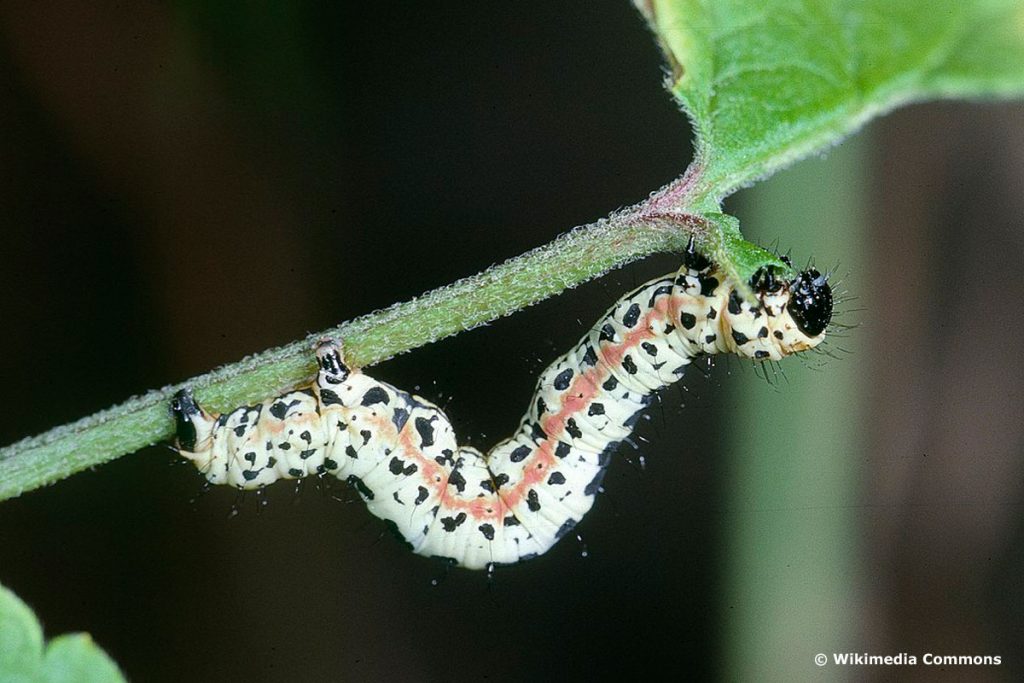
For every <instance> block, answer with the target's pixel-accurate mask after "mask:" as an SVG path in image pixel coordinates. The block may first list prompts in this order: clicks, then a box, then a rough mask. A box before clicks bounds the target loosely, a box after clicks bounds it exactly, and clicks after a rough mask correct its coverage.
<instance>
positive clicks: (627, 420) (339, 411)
mask: <svg viewBox="0 0 1024 683" xmlns="http://www.w3.org/2000/svg"><path fill="white" fill-rule="evenodd" d="M750 286H751V288H752V289H753V291H754V294H755V296H754V298H753V299H752V300H747V299H744V298H743V297H742V296H741V294H740V292H739V288H738V287H737V283H735V282H733V281H731V280H730V278H729V277H728V276H727V275H726V274H725V273H724V272H723V271H721V270H720V269H717V268H716V267H715V266H713V265H712V264H711V263H710V262H709V261H707V260H706V259H704V258H703V257H702V256H700V255H699V254H697V253H696V252H694V251H693V249H692V245H691V247H690V248H689V249H688V250H687V253H686V255H685V260H684V264H683V266H682V268H681V269H680V270H679V271H678V272H677V273H674V274H671V275H668V276H665V277H661V278H658V279H656V280H652V281H651V282H648V283H646V284H644V285H642V286H641V287H639V288H638V289H636V290H635V291H633V292H631V293H629V294H628V295H626V296H625V297H623V298H622V299H620V300H619V301H618V302H617V303H616V304H615V305H614V306H612V308H611V309H610V310H609V311H608V313H607V314H606V315H605V316H604V317H603V318H602V319H601V320H599V321H598V322H597V324H595V325H594V326H593V328H591V329H590V330H589V331H588V333H587V334H586V336H584V338H583V339H582V340H581V341H580V342H579V343H578V344H577V345H576V346H575V347H574V348H573V349H572V350H570V351H569V352H568V353H566V354H565V355H563V356H562V357H561V358H559V359H557V360H556V361H555V362H554V363H552V364H551V365H550V366H549V367H548V368H547V369H546V370H545V371H544V372H543V373H542V374H541V376H540V378H539V380H538V382H537V388H536V391H535V393H534V396H533V398H532V399H531V402H530V406H529V409H528V410H527V411H526V414H525V415H524V417H523V419H522V421H521V422H520V425H519V428H518V429H517V430H516V432H515V433H514V435H513V436H512V437H511V438H508V439H506V440H504V441H502V442H501V443H499V444H497V445H496V446H495V447H494V448H492V449H491V450H490V452H488V453H487V454H483V453H481V452H480V451H478V450H476V449H474V448H469V447H460V446H459V445H458V443H457V440H456V437H455V433H454V430H453V429H452V425H451V422H450V420H449V419H448V417H447V416H446V415H445V414H444V412H442V411H441V409H440V408H438V407H437V406H435V405H434V404H433V403H431V402H430V401H427V400H426V399H423V398H421V397H419V396H415V395H413V394H410V393H408V392H405V391H402V390H401V389H397V388H395V387H393V386H391V385H390V384H387V383H385V382H381V381H378V380H375V379H373V378H372V377H370V376H368V375H366V374H364V373H363V372H361V371H360V370H359V369H358V368H354V367H350V366H348V365H347V364H346V363H345V361H344V359H343V356H342V350H341V348H340V346H338V345H337V344H335V343H333V342H322V343H321V344H320V345H319V346H318V348H317V349H316V354H317V359H318V363H319V372H318V374H317V377H316V380H315V381H314V382H313V383H312V384H310V385H309V386H307V387H303V388H300V389H297V390H295V391H291V392H288V393H286V394H283V395H281V396H277V397H274V398H270V399H267V400H265V401H263V402H262V403H259V404H256V405H252V406H241V407H239V408H237V409H235V410H234V411H232V412H230V413H226V414H223V415H213V414H209V413H207V412H205V411H204V410H203V409H202V408H201V407H200V406H198V405H197V404H196V402H195V401H194V400H193V398H192V396H191V395H190V394H189V393H188V391H182V392H180V393H179V394H178V395H177V397H176V398H175V400H174V402H173V404H172V410H173V413H174V415H175V417H176V420H177V435H178V436H177V449H178V451H179V452H180V453H181V455H182V456H183V457H185V458H188V459H189V460H191V461H192V462H193V463H194V464H195V466H196V467H197V468H198V469H199V471H200V472H201V473H202V474H203V476H205V477H206V479H207V480H209V481H210V482H211V483H213V484H225V485H228V486H233V487H235V488H238V489H258V488H262V487H264V486H267V485H269V484H271V483H273V482H274V481H276V480H278V479H299V478H302V477H306V476H310V475H325V474H330V475H333V476H335V477H337V478H339V479H343V480H345V481H347V482H348V483H349V484H351V485H352V486H353V487H354V488H355V489H356V490H357V491H358V492H359V494H360V496H361V497H362V498H363V500H364V501H365V502H366V505H367V508H368V509H369V510H370V512H371V513H373V514H374V515H376V516H377V517H379V518H381V519H383V520H384V521H385V523H386V524H387V526H388V527H390V528H391V529H392V530H393V531H394V532H395V533H396V534H397V535H398V536H400V537H401V538H402V539H404V540H405V542H406V543H407V544H408V546H409V547H410V548H411V549H412V550H413V551H414V552H416V553H419V554H421V555H428V556H437V557H442V558H446V559H448V560H450V561H452V562H453V563H457V564H459V565H461V566H464V567H468V568H471V569H480V568H484V567H488V566H493V565H498V564H510V563H514V562H518V561H520V560H524V559H528V558H532V557H535V556H537V555H540V554H542V553H544V552H545V551H547V550H548V549H549V548H551V547H552V546H553V545H554V544H555V543H556V542H557V541H558V540H559V539H560V538H562V537H563V536H565V535H566V534H567V533H569V532H570V531H571V530H572V529H573V527H574V526H575V525H576V524H577V523H578V522H579V520H580V519H582V517H583V516H584V515H585V514H586V513H587V511H588V510H590V508H591V506H592V505H593V503H594V499H595V496H596V494H597V493H598V490H599V488H600V485H601V481H602V479H603V477H604V474H605V471H606V469H607V467H608V463H609V461H610V459H611V456H612V454H613V453H614V452H615V450H616V447H617V446H618V444H619V442H621V441H622V440H623V439H625V438H626V437H627V436H628V435H629V434H630V432H631V431H632V429H633V427H634V425H635V423H636V421H637V419H638V417H639V416H640V414H641V412H642V411H643V409H644V408H645V407H646V406H647V405H649V404H650V403H651V401H652V400H653V397H654V393H655V392H656V391H658V390H659V389H662V388H664V387H665V386H667V385H669V384H672V383H674V382H676V381H678V380H679V379H680V378H681V377H682V375H683V372H684V370H685V368H686V366H687V365H688V364H689V363H690V362H691V361H692V360H693V359H694V358H696V357H699V356H702V355H707V354H718V353H733V354H737V355H740V356H744V357H748V358H753V359H756V360H769V359H770V360H780V359H782V358H784V357H785V356H788V355H791V354H793V353H798V352H801V351H805V350H808V349H810V348H813V347H815V346H817V345H818V344H820V343H821V342H822V341H823V339H824V337H825V330H826V327H827V326H828V323H829V321H830V319H831V314H832V295H831V290H830V288H829V285H828V283H827V281H826V278H825V277H824V276H822V275H821V274H820V273H818V272H817V271H815V270H808V271H805V272H803V273H800V274H799V275H798V276H797V277H795V278H793V279H790V280H786V279H782V278H780V277H778V276H777V275H776V274H775V273H774V272H772V271H771V270H762V271H759V272H758V274H757V275H755V277H754V278H753V279H752V280H751V282H750Z"/></svg>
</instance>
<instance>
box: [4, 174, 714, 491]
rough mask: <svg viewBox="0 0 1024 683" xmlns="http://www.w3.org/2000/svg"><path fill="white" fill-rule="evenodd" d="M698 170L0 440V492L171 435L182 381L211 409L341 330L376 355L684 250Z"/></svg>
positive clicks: (294, 375) (356, 347) (245, 393)
mask: <svg viewBox="0 0 1024 683" xmlns="http://www.w3.org/2000/svg"><path fill="white" fill-rule="evenodd" d="M695 175H696V172H694V171H691V173H688V174H686V175H684V176H683V177H682V178H680V179H678V180H677V181H675V182H673V183H671V184H669V185H667V186H666V187H665V188H663V189H662V190H660V191H659V192H658V193H656V194H654V195H652V196H651V197H650V198H649V199H647V200H646V201H644V202H641V203H640V204H637V205H635V206H633V207H630V208H628V209H624V210H622V211H618V212H616V213H614V214H612V215H611V216H609V217H608V218H605V219H602V220H600V221H597V222H595V223H592V224H590V225H586V226H582V227H579V228H576V229H574V230H572V231H570V232H568V233H566V234H564V235H562V236H561V237H559V238H558V239H556V240H554V241H553V242H551V243H550V244H548V245H546V246H543V247H539V248H537V249H535V250H533V251H530V252H528V253H526V254H523V255H522V256H519V257H516V258H513V259H510V260H509V261H506V262H505V263H502V264H499V265H497V266H493V267H491V268H489V269H487V270H486V271H484V272H482V273H479V274H478V275H474V276H472V277H468V278H465V279H463V280H459V281H458V282H455V283H454V284H451V285H448V286H446V287H441V288H438V289H435V290H433V291H431V292H428V293H427V294H424V295H423V296H421V297H418V298H416V299H412V300H411V301H406V302H404V303H400V304H396V305H394V306H392V307H390V308H387V309H385V310H382V311H378V312H376V313H371V314H369V315H366V316H363V317H361V318H357V319H355V320H352V321H350V322H347V323H342V324H341V325H339V326H337V327H334V328H331V329H328V330H324V331H323V332H320V333H318V334H314V335H310V337H308V338H307V339H303V340H301V341H296V342H293V343H291V344H288V345H286V346H282V347H279V348H274V349H270V350H267V351H264V352H262V353H260V354H257V355H254V356H250V357H248V358H245V359H243V360H241V361H239V362H237V363H233V364H231V365H227V366H224V367H222V368H219V369H217V370H214V371H212V372H209V373H207V374H205V375H200V376H198V377H194V378H192V379H190V380H187V381H185V382H183V383H181V384H176V385H173V386H168V387H164V388H163V389H157V390H154V391H150V392H148V393H146V394H144V395H142V396H139V397H136V398H132V399H129V400H128V401H125V402H124V403H122V404H120V405H117V406H114V407H112V408H108V409H107V410H104V411H101V412H99V413H96V414H94V415H91V416H89V417H86V418H83V419H81V420H78V421H77V422H73V423H71V424H67V425H63V426H60V427H56V428H54V429H51V430H50V431H48V432H45V433H43V434H40V435H38V436H35V437H31V438H28V439H24V440H22V441H19V442H17V443H15V444H12V445H10V446H7V447H5V448H3V449H0V500H4V499H7V498H13V497H15V496H18V495H20V494H22V493H24V492H26V491H31V490H32V489H35V488H39V487H41V486H45V485H47V484H51V483H53V482H55V481H58V480H60V479H63V478H64V477H67V476H69V475H71V474H74V473H75V472H79V471H81V470H84V469H86V468H89V467H94V466H96V465H100V464H102V463H105V462H108V461H110V460H113V459H114V458H117V457H119V456H122V455H125V454H127V453H132V452H135V451H137V450H139V449H140V448H143V447H145V446H148V445H151V444H154V443H156V442H159V441H163V440H166V439H169V438H171V436H172V435H173V420H172V419H171V415H170V412H169V409H168V405H169V402H170V399H171V397H172V396H173V394H174V393H175V392H176V391H178V390H179V389H181V388H183V387H186V386H187V387H190V388H191V389H193V391H194V392H195V394H196V397H197V399H198V400H199V401H200V402H201V403H202V404H203V405H205V406H208V407H209V408H211V409H212V410H215V411H225V410H230V409H232V408H234V407H236V406H238V405H242V404H245V403H250V402H253V401H258V400H262V399H263V398H266V397H267V396H270V395H273V394H275V393H277V392H280V391H282V390H284V389H286V388H288V387H293V386H296V385H298V384H300V383H302V382H303V381H306V380H308V378H309V377H311V376H312V375H313V374H314V372H315V370H316V368H315V363H314V357H313V352H312V347H313V344H314V343H315V342H316V340H318V339H322V338H334V339H340V340H342V343H343V345H344V349H345V356H346V359H347V360H348V361H349V362H350V363H352V364H353V365H355V366H357V367H364V366H367V365H373V364H374V363H379V362H381V361H383V360H387V359H388V358H391V357H392V356H394V355H397V354H400V353H404V352H405V351H409V350H410V349H414V348H417V347H419V346H423V345H425V344H429V343H431V342H434V341H437V340H439V339H443V338H445V337H448V336H450V335H452V334H455V333H457V332H460V331H462V330H468V329H471V328H474V327H477V326H479V325H483V324H485V323H487V322H489V321H491V320H494V319H496V318H499V317H502V316H504V315H508V314H509V313H512V312H514V311H517V310H519V309H522V308H525V307H527V306H529V305H531V304H534V303H537V302H538V301H541V300H543V299H546V298H547V297H549V296H552V295H554V294H557V293H559V292H561V291H563V290H565V289H568V288H571V287H574V286H576V285H578V284H580V283H582V282H585V281H587V280H590V279H592V278H595V277H597V276H599V275H601V274H603V273H605V272H607V271H609V270H611V269H612V268H615V267H618V266H621V265H624V264H626V263H628V262H630V261H633V260H635V259H638V258H641V257H643V256H647V255H649V254H653V253H656V252H660V251H679V250H681V249H682V248H683V247H684V246H685V244H686V241H687V240H688V239H689V237H690V235H691V234H693V235H696V236H697V237H698V238H699V239H701V240H702V241H707V239H708V238H709V235H708V234H707V230H708V226H707V223H706V222H705V221H704V220H703V219H701V218H700V217H698V216H696V215H694V214H692V213H691V211H692V210H693V207H695V206H698V205H701V201H700V199H701V198H699V197H695V196H693V194H692V187H693V182H692V179H693V177H694V176H695Z"/></svg>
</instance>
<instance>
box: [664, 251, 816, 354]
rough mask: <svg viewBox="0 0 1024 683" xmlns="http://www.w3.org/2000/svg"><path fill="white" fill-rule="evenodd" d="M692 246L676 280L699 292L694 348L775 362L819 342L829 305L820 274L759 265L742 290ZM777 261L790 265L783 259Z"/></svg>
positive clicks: (814, 345)
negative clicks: (695, 344)
mask: <svg viewBox="0 0 1024 683" xmlns="http://www.w3.org/2000/svg"><path fill="white" fill-rule="evenodd" d="M692 248H693V247H692V246H690V247H688V249H687V254H686V256H687V258H686V260H685V263H684V265H683V268H682V270H680V273H679V277H678V279H677V283H678V284H680V285H683V286H684V287H686V288H687V289H688V290H691V291H694V292H696V291H699V292H700V296H699V297H695V299H696V300H697V301H700V302H702V305H701V306H699V307H698V308H699V310H698V311H695V312H694V315H696V318H697V322H698V323H702V325H703V329H700V330H699V331H698V332H697V333H696V334H695V335H690V336H691V338H693V339H695V340H696V341H697V342H698V343H699V345H700V347H701V348H700V351H702V352H704V353H709V354H714V353H735V354H737V355H739V356H743V357H747V358H753V359H754V360H773V361H777V360H781V359H782V358H784V357H786V356H789V355H792V354H794V353H800V352H801V351H807V350H809V349H812V348H814V347H816V346H818V345H819V344H821V342H823V341H824V339H825V334H826V330H827V328H828V325H829V323H830V322H831V320H832V307H833V297H832V288H831V287H830V286H829V283H828V277H827V276H826V275H823V274H822V273H820V272H818V271H817V270H815V269H814V268H809V269H807V270H805V271H802V272H796V273H795V275H792V274H791V275H790V277H786V273H784V272H780V271H781V270H782V269H781V268H778V267H776V266H765V267H763V268H760V269H759V270H757V272H755V273H754V275H753V276H752V277H751V278H750V281H749V283H748V286H749V289H747V288H742V287H740V286H739V283H737V282H736V281H735V279H734V278H732V277H731V276H729V275H728V274H726V273H725V272H724V271H723V270H722V269H721V268H720V267H718V266H716V265H713V264H712V263H711V262H710V261H708V260H707V259H705V258H703V257H702V256H700V255H699V254H694V253H693V251H692ZM783 261H784V262H786V263H787V265H790V264H789V260H788V258H786V257H783ZM793 272H794V271H790V273H793ZM687 285H689V286H687ZM744 289H747V291H748V293H749V294H750V296H747V297H745V296H744V294H743V292H744ZM719 312H720V313H721V315H719ZM685 325H686V322H685V321H684V326H685Z"/></svg>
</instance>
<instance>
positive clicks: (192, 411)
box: [171, 389, 221, 483]
mask: <svg viewBox="0 0 1024 683" xmlns="http://www.w3.org/2000/svg"><path fill="white" fill-rule="evenodd" d="M171 413H172V414H173V415H174V423H175V433H176V436H177V438H176V443H175V447H176V448H177V450H178V453H179V454H180V455H181V456H182V457H183V458H187V459H189V460H191V461H192V462H193V463H194V464H195V466H196V467H197V468H198V469H199V470H200V471H201V472H203V471H206V470H208V469H209V468H210V461H211V460H212V458H213V452H212V448H211V441H212V439H211V435H212V434H213V431H214V429H215V428H216V424H217V421H216V419H215V418H214V417H211V416H210V415H208V414H207V413H206V411H204V410H203V409H202V408H200V407H199V404H198V403H196V400H195V398H194V397H193V396H192V392H191V391H189V390H188V389H182V390H180V391H179V392H178V393H176V394H175V395H174V399H173V400H172V401H171ZM211 482H212V483H221V482H213V481H212V479H211Z"/></svg>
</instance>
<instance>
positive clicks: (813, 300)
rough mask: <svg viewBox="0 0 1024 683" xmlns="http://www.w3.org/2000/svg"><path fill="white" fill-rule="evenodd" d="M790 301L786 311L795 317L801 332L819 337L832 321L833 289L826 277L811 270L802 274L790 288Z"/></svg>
mask: <svg viewBox="0 0 1024 683" xmlns="http://www.w3.org/2000/svg"><path fill="white" fill-rule="evenodd" d="M789 289H790V299H789V304H787V306H786V310H788V311H789V314H790V315H791V316H793V320H794V321H795V322H796V324H797V327H799V328H800V331H801V332H803V333H804V334H806V335H807V336H809V337H817V336H818V335H819V334H821V333H822V332H824V330H825V328H826V327H828V323H829V321H830V320H832V288H831V287H829V286H828V281H827V280H826V279H825V276H824V275H822V274H821V273H819V272H818V271H816V270H814V269H813V268H811V269H810V270H805V271H804V272H802V273H800V275H799V276H797V278H796V279H795V280H793V282H792V283H790V286H789Z"/></svg>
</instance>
